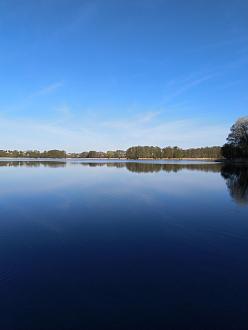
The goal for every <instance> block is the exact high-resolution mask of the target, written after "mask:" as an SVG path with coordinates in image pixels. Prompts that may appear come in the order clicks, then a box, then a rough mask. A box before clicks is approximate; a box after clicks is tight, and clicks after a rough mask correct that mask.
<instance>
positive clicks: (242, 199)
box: [0, 160, 248, 204]
mask: <svg viewBox="0 0 248 330" xmlns="http://www.w3.org/2000/svg"><path fill="white" fill-rule="evenodd" d="M73 165H80V166H86V167H114V168H125V169H127V170H128V171H130V172H133V173H157V172H161V171H165V172H168V173H169V172H174V173H176V172H179V171H182V170H189V171H203V172H212V173H221V175H222V177H223V178H224V179H225V181H226V185H227V187H228V190H229V193H230V195H231V197H232V198H233V199H234V201H236V202H237V203H239V204H248V167H247V166H238V165H235V166H233V165H226V164H221V163H190V162H189V163H168V162H167V163H154V162H150V163H149V162H132V161H131V162H126V161H120V162H119V161H113V162H112V161H103V160H100V161H64V160H42V161H40V160H11V161H8V160H5V161H0V167H50V168H59V167H66V166H73Z"/></svg>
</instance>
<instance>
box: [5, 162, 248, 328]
mask: <svg viewBox="0 0 248 330" xmlns="http://www.w3.org/2000/svg"><path fill="white" fill-rule="evenodd" d="M0 219H1V220H0V294H1V302H0V315H1V317H0V329H4V330H15V329H25V330H28V329H149V330H150V329H151V330H153V329H211V330H212V329H235V330H238V329H247V327H248V316H247V309H248V298H247V297H248V281H247V278H248V263H247V251H248V239H247V237H248V168H247V167H245V166H236V167H232V166H227V165H225V166H224V165H222V164H218V163H203V162H197V163H196V162H169V161H167V162H165V161H160V162H152V161H150V162H135V161H133V162H124V161H121V162H119V161H115V162H113V161H82V162H81V161H67V162H64V161H59V160H50V161H42V162H39V161H11V160H5V161H2V162H0Z"/></svg>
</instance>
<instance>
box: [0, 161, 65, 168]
mask: <svg viewBox="0 0 248 330" xmlns="http://www.w3.org/2000/svg"><path fill="white" fill-rule="evenodd" d="M0 166H5V167H6V166H8V167H22V166H24V167H54V168H56V167H65V166H66V162H62V161H61V162H55V161H0Z"/></svg>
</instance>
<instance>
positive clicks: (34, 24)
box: [0, 0, 248, 152]
mask: <svg viewBox="0 0 248 330" xmlns="http://www.w3.org/2000/svg"><path fill="white" fill-rule="evenodd" d="M247 114H248V1H247V0H218V1H217V0H187V1H185V0H79V1H77V0H36V1H33V0H22V1H20V0H0V141H1V143H0V149H19V150H29V149H38V150H45V149H64V150H66V151H69V152H73V151H77V152H79V151H83V150H103V151H106V150H112V149H126V148H128V147H130V146H134V145H154V146H155V145H156V146H160V147H164V146H169V145H170V146H179V147H183V148H187V147H199V146H207V145H208V146H212V145H222V144H223V143H225V139H226V137H227V135H228V132H229V129H230V126H231V125H232V124H233V122H234V121H235V120H236V119H237V118H239V117H242V116H246V115H247Z"/></svg>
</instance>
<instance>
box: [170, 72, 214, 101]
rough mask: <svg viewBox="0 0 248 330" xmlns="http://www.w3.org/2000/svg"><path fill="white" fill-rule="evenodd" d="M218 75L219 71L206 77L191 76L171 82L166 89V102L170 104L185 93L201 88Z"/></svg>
mask: <svg viewBox="0 0 248 330" xmlns="http://www.w3.org/2000/svg"><path fill="white" fill-rule="evenodd" d="M218 74H219V73H218V72H217V71H216V72H213V73H207V74H204V75H199V74H197V75H196V76H195V77H194V75H193V74H190V75H189V76H188V77H185V78H183V79H174V80H171V81H169V82H168V84H167V85H166V87H165V96H164V101H165V102H169V101H171V100H173V99H174V98H176V97H177V96H180V95H182V94H184V93H185V92H187V91H190V90H191V89H193V88H195V87H198V86H200V85H201V84H203V83H205V82H206V81H209V80H211V79H213V78H215V77H217V76H218Z"/></svg>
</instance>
